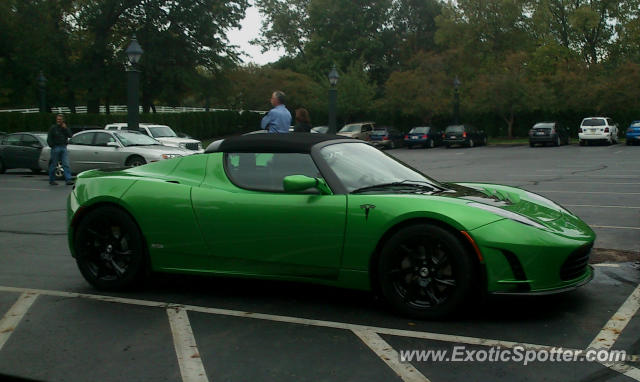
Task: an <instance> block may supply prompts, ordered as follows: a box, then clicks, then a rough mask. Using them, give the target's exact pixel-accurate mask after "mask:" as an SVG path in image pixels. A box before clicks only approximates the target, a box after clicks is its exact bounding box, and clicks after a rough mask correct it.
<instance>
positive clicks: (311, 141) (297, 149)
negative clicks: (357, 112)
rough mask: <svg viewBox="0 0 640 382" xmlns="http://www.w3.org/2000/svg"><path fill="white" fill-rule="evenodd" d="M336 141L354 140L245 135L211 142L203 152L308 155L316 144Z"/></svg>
mask: <svg viewBox="0 0 640 382" xmlns="http://www.w3.org/2000/svg"><path fill="white" fill-rule="evenodd" d="M337 140H347V141H351V140H354V139H352V138H347V137H342V136H339V135H331V134H313V133H288V134H276V133H264V134H247V135H240V136H237V137H231V138H226V139H224V140H221V141H216V142H213V143H211V144H210V145H209V147H207V150H206V151H205V152H206V153H215V152H227V153H229V152H234V153H242V152H245V153H246V152H250V153H309V152H310V151H311V147H313V146H315V145H316V144H318V143H322V142H326V141H337Z"/></svg>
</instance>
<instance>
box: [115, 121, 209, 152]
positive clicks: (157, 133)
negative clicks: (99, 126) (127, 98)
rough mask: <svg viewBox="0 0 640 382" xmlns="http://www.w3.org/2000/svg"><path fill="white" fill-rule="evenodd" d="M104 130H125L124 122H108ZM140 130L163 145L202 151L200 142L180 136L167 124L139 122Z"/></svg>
mask: <svg viewBox="0 0 640 382" xmlns="http://www.w3.org/2000/svg"><path fill="white" fill-rule="evenodd" d="M104 128H105V130H127V129H128V125H127V124H126V123H110V124H108V125H106V126H105V127H104ZM140 132H141V133H143V134H146V135H148V136H150V137H152V138H155V139H157V140H158V141H160V143H162V144H163V145H165V146H173V147H180V148H182V149H186V150H190V151H193V152H195V153H203V152H204V150H203V147H202V142H200V141H198V140H196V139H191V138H180V137H178V134H176V132H175V131H173V130H172V129H171V128H170V127H169V126H167V125H154V124H151V123H141V124H140Z"/></svg>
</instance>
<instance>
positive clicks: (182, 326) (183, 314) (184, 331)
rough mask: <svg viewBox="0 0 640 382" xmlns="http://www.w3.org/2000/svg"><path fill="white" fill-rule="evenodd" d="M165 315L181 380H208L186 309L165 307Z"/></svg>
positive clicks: (188, 381)
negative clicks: (167, 317) (167, 319)
mask: <svg viewBox="0 0 640 382" xmlns="http://www.w3.org/2000/svg"><path fill="white" fill-rule="evenodd" d="M167 315H168V316H169V324H170V325H171V334H172V335H173V346H174V348H175V349H176V356H177V357H178V365H179V366H180V374H181V375H182V381H183V382H208V381H209V380H208V379H207V373H206V372H205V371H204V365H203V364H202V358H201V357H200V352H199V351H198V346H197V345H196V339H195V337H194V336H193V331H192V330H191V324H190V323H189V316H188V315H187V311H186V310H185V309H183V308H182V307H179V306H177V307H171V308H168V309H167Z"/></svg>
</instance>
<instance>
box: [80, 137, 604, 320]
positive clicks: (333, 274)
mask: <svg viewBox="0 0 640 382" xmlns="http://www.w3.org/2000/svg"><path fill="white" fill-rule="evenodd" d="M68 224H69V238H68V239H69V247H70V249H71V253H72V254H73V256H74V257H75V259H76V261H77V264H78V267H79V269H80V271H81V273H82V275H83V276H84V277H85V278H86V279H87V281H88V282H89V283H91V284H92V285H94V286H95V287H96V288H99V289H105V290H119V289H125V288H127V287H131V286H132V285H134V284H135V283H137V282H139V281H140V280H141V279H142V278H144V276H145V275H147V274H149V272H150V271H157V272H176V273H178V272H179V273H191V274H208V275H224V276H235V277H256V278H273V279H281V280H297V281H308V282H315V283H322V284H327V285H333V286H338V287H345V288H355V289H362V290H372V291H375V292H377V293H379V294H381V295H382V296H383V297H384V299H385V300H386V301H387V302H388V303H389V304H390V305H391V306H392V307H393V308H395V309H396V310H397V311H400V312H402V313H404V314H407V315H410V316H413V317H420V318H439V317H444V316H446V315H449V314H451V313H453V312H454V311H456V310H457V309H459V308H461V307H463V306H464V305H465V303H466V302H468V301H469V300H470V299H472V298H473V297H475V295H476V294H477V293H479V292H483V293H502V294H546V293H556V292H561V291H566V290H571V289H573V288H576V287H578V286H581V285H583V284H586V283H587V282H589V281H590V280H591V279H592V277H593V269H592V268H591V267H590V266H589V265H588V262H589V254H590V251H591V247H592V245H593V242H594V240H595V234H594V232H593V231H592V230H591V229H590V228H589V226H587V224H585V223H584V222H583V221H582V220H580V219H579V218H578V217H576V216H575V215H573V214H572V213H571V212H569V211H567V210H565V209H564V208H562V207H561V206H559V205H557V204H555V203H554V202H552V201H550V200H548V199H545V198H543V197H541V196H539V195H537V194H534V193H531V192H528V191H525V190H521V189H518V188H513V187H508V186H501V185H493V184H481V183H442V182H437V181H435V180H433V179H431V178H429V177H427V176H426V175H424V174H422V173H420V172H419V171H417V170H415V169H412V168H411V167H409V166H407V165H405V164H403V163H401V162H399V161H398V160H396V159H394V158H392V157H391V156H389V155H386V154H385V153H383V152H381V151H379V150H378V149H376V148H374V147H372V146H370V145H369V144H367V143H365V142H362V141H359V140H353V139H348V138H344V137H338V136H330V135H324V134H307V133H299V134H253V135H245V136H239V137H233V138H229V139H224V140H221V141H216V142H214V143H212V144H211V145H210V146H209V147H208V149H207V150H206V153H204V154H199V155H193V156H188V157H183V158H176V159H171V160H166V161H161V162H157V163H152V164H148V165H145V166H140V167H135V168H129V169H122V170H109V171H104V170H103V171H98V170H92V171H87V172H83V173H81V174H80V175H79V176H78V179H77V182H76V185H75V188H74V190H73V192H72V193H71V194H70V196H69V200H68Z"/></svg>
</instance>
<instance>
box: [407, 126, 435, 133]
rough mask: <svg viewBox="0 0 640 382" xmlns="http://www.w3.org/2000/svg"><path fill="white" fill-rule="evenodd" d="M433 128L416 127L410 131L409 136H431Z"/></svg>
mask: <svg viewBox="0 0 640 382" xmlns="http://www.w3.org/2000/svg"><path fill="white" fill-rule="evenodd" d="M418 129H419V130H418ZM430 129H431V128H430V127H427V126H416V127H412V128H411V130H409V134H429V130H430Z"/></svg>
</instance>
